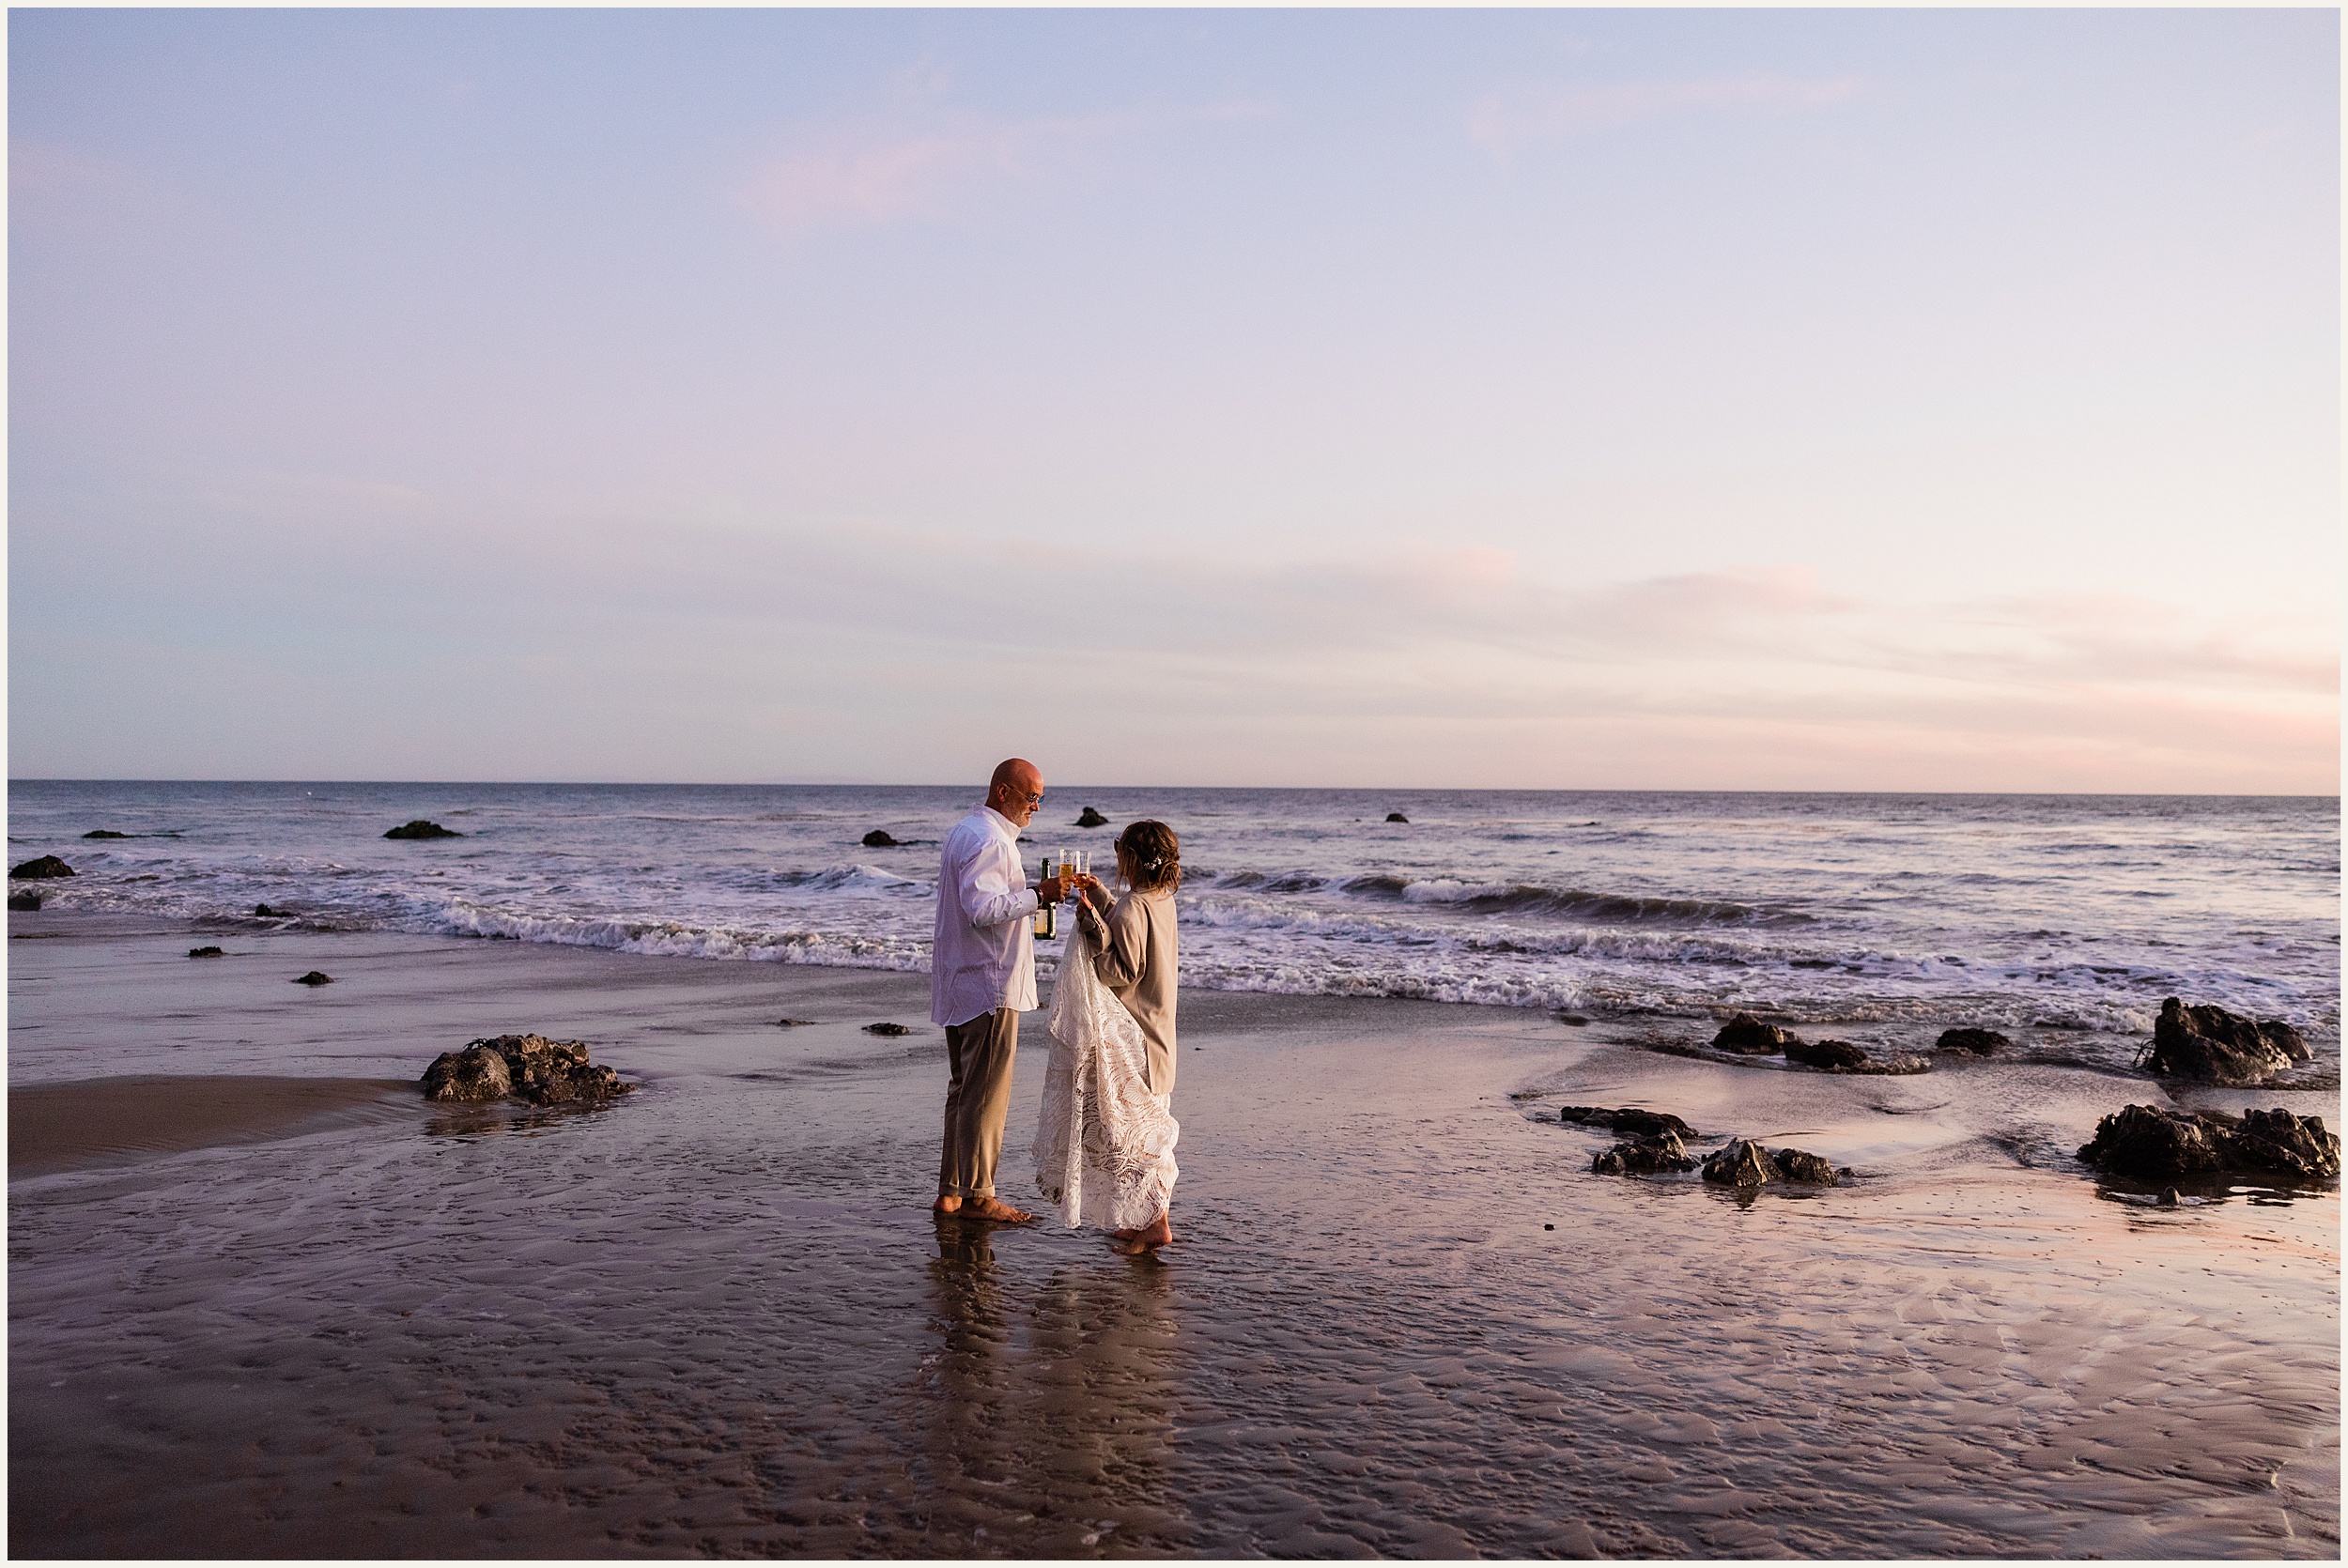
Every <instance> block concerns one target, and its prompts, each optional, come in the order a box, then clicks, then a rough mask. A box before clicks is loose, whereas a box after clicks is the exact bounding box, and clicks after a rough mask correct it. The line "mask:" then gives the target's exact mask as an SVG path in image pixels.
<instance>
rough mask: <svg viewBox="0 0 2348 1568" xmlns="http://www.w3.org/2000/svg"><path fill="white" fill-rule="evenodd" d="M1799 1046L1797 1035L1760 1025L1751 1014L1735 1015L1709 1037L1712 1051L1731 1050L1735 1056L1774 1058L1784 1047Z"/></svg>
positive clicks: (1767, 1025) (1768, 1024)
mask: <svg viewBox="0 0 2348 1568" xmlns="http://www.w3.org/2000/svg"><path fill="white" fill-rule="evenodd" d="M1800 1043H1801V1038H1800V1036H1797V1035H1792V1034H1789V1033H1787V1032H1786V1031H1785V1030H1784V1029H1781V1028H1779V1027H1778V1026H1777V1025H1776V1024H1774V1023H1764V1022H1761V1021H1760V1020H1759V1019H1757V1018H1755V1017H1753V1015H1752V1014H1751V1013H1738V1015H1737V1016H1736V1017H1734V1018H1732V1019H1730V1020H1729V1021H1728V1022H1726V1023H1723V1024H1722V1025H1721V1032H1720V1033H1719V1034H1717V1035H1714V1036H1713V1037H1712V1049H1713V1050H1715V1051H1733V1052H1735V1053H1737V1054H1738V1055H1739V1056H1774V1055H1776V1054H1777V1053H1780V1052H1782V1051H1784V1049H1785V1048H1786V1047H1787V1046H1789V1045H1800Z"/></svg>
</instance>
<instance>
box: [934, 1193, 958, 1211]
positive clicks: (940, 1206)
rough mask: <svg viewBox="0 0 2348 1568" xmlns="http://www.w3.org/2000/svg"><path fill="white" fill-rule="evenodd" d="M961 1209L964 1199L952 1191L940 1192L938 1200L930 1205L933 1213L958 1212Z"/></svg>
mask: <svg viewBox="0 0 2348 1568" xmlns="http://www.w3.org/2000/svg"><path fill="white" fill-rule="evenodd" d="M961 1210H962V1200H961V1199H960V1198H959V1197H956V1196H955V1195H954V1194H953V1193H951V1192H940V1193H939V1194H938V1195H937V1201H936V1202H935V1203H934V1204H932V1205H930V1212H931V1213H933V1214H957V1213H960V1212H961Z"/></svg>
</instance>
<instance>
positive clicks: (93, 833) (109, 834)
mask: <svg viewBox="0 0 2348 1568" xmlns="http://www.w3.org/2000/svg"><path fill="white" fill-rule="evenodd" d="M82 837H83V838H129V837H131V836H130V835H129V834H127V833H116V831H115V830H114V829H113V828H111V827H94V828H91V829H90V830H89V831H88V832H87V833H85V834H83V835H82Z"/></svg>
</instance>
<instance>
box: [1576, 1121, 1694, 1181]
mask: <svg viewBox="0 0 2348 1568" xmlns="http://www.w3.org/2000/svg"><path fill="white" fill-rule="evenodd" d="M1695 1168H1696V1162H1695V1161H1693V1160H1691V1159H1689V1158H1688V1148H1687V1145H1684V1144H1682V1143H1681V1142H1680V1141H1679V1137H1678V1135H1677V1134H1676V1133H1675V1132H1673V1131H1672V1130H1670V1129H1669V1128H1665V1129H1664V1130H1661V1131H1660V1132H1658V1133H1656V1134H1655V1135H1654V1136H1653V1137H1651V1138H1635V1139H1627V1140H1625V1141H1624V1142H1622V1143H1619V1144H1616V1145H1614V1147H1612V1148H1609V1149H1603V1150H1601V1151H1599V1154H1598V1156H1597V1157H1596V1158H1595V1159H1593V1160H1592V1161H1590V1169H1591V1171H1592V1172H1593V1173H1594V1174H1596V1175H1599V1176H1652V1175H1654V1174H1655V1173H1656V1172H1658V1171H1692V1170H1694V1169H1695Z"/></svg>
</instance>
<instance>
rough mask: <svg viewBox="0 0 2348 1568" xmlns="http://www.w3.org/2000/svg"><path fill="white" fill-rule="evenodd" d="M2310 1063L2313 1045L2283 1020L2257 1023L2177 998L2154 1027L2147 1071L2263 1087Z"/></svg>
mask: <svg viewBox="0 0 2348 1568" xmlns="http://www.w3.org/2000/svg"><path fill="white" fill-rule="evenodd" d="M2307 1059H2308V1042H2307V1041H2306V1040H2305V1039H2303V1038H2300V1035H2299V1031H2298V1030H2296V1029H2294V1028H2293V1027H2292V1026H2291V1025H2290V1024H2288V1023H2285V1022H2282V1021H2281V1020H2279V1019H2268V1020H2266V1021H2264V1022H2253V1021H2252V1020H2250V1019H2247V1018H2244V1017H2243V1016H2242V1015H2241V1014H2239V1013H2230V1012H2228V1011H2227V1010H2226V1009H2225V1008H2223V1007H2186V1006H2185V1004H2184V1003H2182V1002H2180V1001H2179V1000H2178V999H2177V998H2175V997H2173V996H2171V997H2169V998H2168V999H2167V1000H2165V1001H2163V1002H2162V1003H2161V1005H2160V1018H2159V1020H2158V1021H2157V1022H2155V1023H2154V1025H2153V1044H2152V1049H2151V1051H2150V1052H2149V1053H2147V1054H2146V1056H2145V1059H2144V1067H2145V1069H2146V1070H2147V1071H2149V1072H2152V1073H2154V1074H2155V1075H2156V1076H2158V1077H2162V1078H2191V1079H2195V1080H2197V1081H2199V1082H2201V1083H2203V1084H2261V1083H2264V1082H2265V1081H2266V1080H2267V1079H2268V1078H2271V1077H2273V1076H2274V1075H2275V1074H2276V1073H2278V1072H2281V1071H2283V1070H2285V1069H2286V1068H2290V1067H2291V1066H2292V1065H2293V1064H2294V1063H2296V1062H2304V1061H2306V1060H2307Z"/></svg>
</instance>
